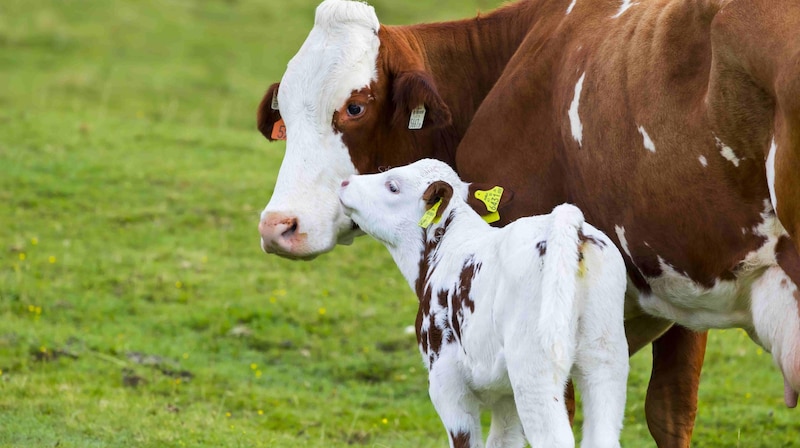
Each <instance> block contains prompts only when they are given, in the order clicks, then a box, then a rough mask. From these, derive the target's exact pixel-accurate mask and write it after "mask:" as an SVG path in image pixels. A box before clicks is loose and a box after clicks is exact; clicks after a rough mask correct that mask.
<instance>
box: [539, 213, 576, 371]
mask: <svg viewBox="0 0 800 448" xmlns="http://www.w3.org/2000/svg"><path fill="white" fill-rule="evenodd" d="M552 217H553V221H552V224H551V226H550V234H549V236H548V239H547V248H546V252H545V254H544V269H543V275H542V303H541V313H540V314H539V331H540V332H541V336H542V337H543V338H544V343H545V345H544V346H545V347H552V349H553V350H554V352H555V355H556V357H557V358H562V357H563V356H565V355H566V353H567V352H569V351H570V350H569V348H568V347H564V346H561V345H560V344H559V343H558V341H559V340H562V341H563V340H564V337H566V336H567V335H569V334H571V333H572V332H571V330H570V322H571V321H572V319H573V312H574V309H575V303H574V302H575V292H576V289H577V278H578V275H579V271H580V263H581V254H580V249H581V238H580V235H581V228H582V226H583V223H584V218H583V213H582V212H581V211H580V209H578V208H577V207H575V206H574V205H570V204H562V205H559V206H558V207H556V208H555V209H553V212H552ZM564 361H567V360H566V359H564Z"/></svg>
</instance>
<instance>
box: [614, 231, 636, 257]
mask: <svg viewBox="0 0 800 448" xmlns="http://www.w3.org/2000/svg"><path fill="white" fill-rule="evenodd" d="M614 231H615V232H616V233H617V238H619V244H620V246H622V250H623V251H624V252H625V255H627V256H628V258H630V259H631V260H632V259H633V257H631V250H630V249H629V248H628V240H626V239H625V227H620V226H614Z"/></svg>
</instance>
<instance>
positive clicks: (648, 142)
mask: <svg viewBox="0 0 800 448" xmlns="http://www.w3.org/2000/svg"><path fill="white" fill-rule="evenodd" d="M639 133H640V134H642V139H643V140H644V142H643V143H642V144H643V145H644V147H645V149H647V150H648V151H650V152H656V145H655V143H653V139H651V138H650V135H649V134H648V133H647V131H645V130H644V126H639Z"/></svg>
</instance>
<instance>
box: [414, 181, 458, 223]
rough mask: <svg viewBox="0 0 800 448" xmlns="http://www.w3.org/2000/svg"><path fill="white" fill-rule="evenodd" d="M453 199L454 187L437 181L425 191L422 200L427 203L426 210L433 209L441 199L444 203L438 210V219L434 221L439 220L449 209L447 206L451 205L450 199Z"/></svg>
mask: <svg viewBox="0 0 800 448" xmlns="http://www.w3.org/2000/svg"><path fill="white" fill-rule="evenodd" d="M452 197H453V187H451V186H450V184H448V183H447V182H444V181H441V180H437V181H436V182H434V183H432V184H430V185H429V186H428V189H427V190H425V193H423V194H422V200H423V201H425V210H428V209H430V208H431V207H433V206H434V205H435V204H436V203H437V202H439V200H440V199H441V201H442V203H441V204H440V205H439V209H438V210H436V217H435V218H434V219H439V218H441V217H442V213H444V210H445V209H446V208H447V205H448V204H449V203H450V198H452Z"/></svg>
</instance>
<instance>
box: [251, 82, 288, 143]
mask: <svg viewBox="0 0 800 448" xmlns="http://www.w3.org/2000/svg"><path fill="white" fill-rule="evenodd" d="M279 86H280V84H279V83H277V82H276V83H275V84H273V85H271V86H270V87H269V89H268V90H267V93H265V94H264V98H263V99H262V100H261V104H259V105H258V114H257V116H256V124H257V125H258V130H259V131H261V134H263V135H264V137H266V138H267V140H269V141H271V142H273V141H275V140H286V125H284V124H283V119H282V118H281V112H280V108H279V106H278V87H279Z"/></svg>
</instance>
